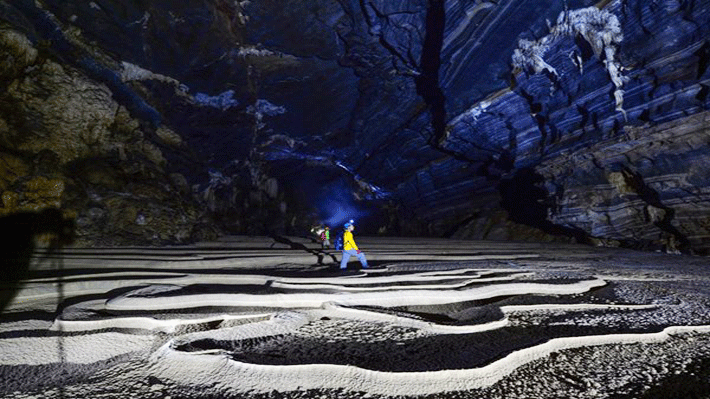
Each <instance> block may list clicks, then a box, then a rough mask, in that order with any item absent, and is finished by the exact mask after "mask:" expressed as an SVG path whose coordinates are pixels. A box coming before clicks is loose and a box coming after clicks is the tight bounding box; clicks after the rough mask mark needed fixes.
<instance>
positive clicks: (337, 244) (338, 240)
mask: <svg viewBox="0 0 710 399" xmlns="http://www.w3.org/2000/svg"><path fill="white" fill-rule="evenodd" d="M343 233H344V232H343V231H342V230H340V231H339V232H338V236H337V237H335V244H334V245H333V248H335V249H336V250H338V251H341V250H342V249H343Z"/></svg>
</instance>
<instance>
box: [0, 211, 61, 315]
mask: <svg viewBox="0 0 710 399" xmlns="http://www.w3.org/2000/svg"><path fill="white" fill-rule="evenodd" d="M74 232H75V223H74V220H72V219H67V218H65V217H64V216H63V215H62V212H61V211H60V210H59V209H56V208H49V209H45V210H43V211H40V212H20V213H13V214H10V215H7V216H3V217H0V273H2V278H0V281H2V284H1V285H0V312H3V311H4V310H5V307H6V306H7V305H8V304H9V303H10V301H11V300H12V299H13V298H14V297H15V295H16V294H17V291H19V289H20V287H21V286H22V281H23V280H25V279H27V277H28V274H29V273H28V272H29V266H30V261H31V259H32V255H33V254H34V251H35V249H36V248H35V238H36V237H37V236H38V235H42V234H50V235H51V238H50V240H51V241H50V245H49V248H48V251H47V252H48V254H52V253H55V252H56V251H58V250H59V249H60V248H62V247H63V246H65V245H69V244H71V243H72V242H73V241H74Z"/></svg>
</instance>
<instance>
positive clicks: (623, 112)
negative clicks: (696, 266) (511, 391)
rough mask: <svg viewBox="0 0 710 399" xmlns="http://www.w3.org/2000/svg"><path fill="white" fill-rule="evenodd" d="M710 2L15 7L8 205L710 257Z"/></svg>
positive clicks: (6, 75)
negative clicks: (38, 190) (336, 216)
mask: <svg viewBox="0 0 710 399" xmlns="http://www.w3.org/2000/svg"><path fill="white" fill-rule="evenodd" d="M709 5H710V4H709V3H708V1H705V0H703V1H692V2H688V1H675V0H672V1H663V2H648V1H642V0H611V1H602V2H597V1H594V0H568V1H562V0H559V1H558V0H556V1H523V0H501V1H495V2H494V1H484V0H475V1H459V0H428V1H427V0H415V1H390V0H361V1H355V0H314V1H309V2H303V1H296V0H288V1H270V0H269V1H237V2H234V1H225V0H203V1H193V0H189V1H183V2H180V4H172V3H166V2H163V1H157V0H148V1H143V2H129V1H122V0H101V1H98V0H97V1H93V2H80V1H73V0H61V1H60V0H42V1H37V2H35V1H30V0H17V1H11V2H10V1H0V51H2V54H3V57H2V59H3V60H4V61H2V63H0V79H1V80H2V82H1V83H2V88H3V91H2V94H1V96H2V98H1V99H0V111H1V112H0V139H1V141H0V146H1V147H0V152H1V153H2V157H3V160H4V162H3V163H0V172H1V174H2V175H1V176H0V184H1V186H0V188H2V189H3V198H5V197H6V196H7V197H8V198H9V199H8V200H3V204H4V208H3V209H5V211H3V212H7V210H8V209H9V208H11V207H16V206H21V204H29V203H31V202H32V201H34V200H30V199H26V198H25V197H27V198H29V196H28V195H26V194H27V193H29V191H28V189H26V188H24V187H25V186H26V185H27V182H29V181H31V180H32V179H35V178H39V177H41V178H44V179H46V180H47V181H50V182H51V181H54V180H55V179H56V180H58V181H61V182H62V184H63V188H62V190H59V191H57V190H58V189H57V190H55V191H53V193H56V192H61V194H59V195H54V194H52V195H48V196H46V197H47V198H50V199H48V200H47V203H49V202H51V201H55V202H51V203H52V204H55V203H56V201H57V200H56V199H55V198H59V201H60V205H61V207H62V208H64V209H67V210H72V212H74V213H75V214H76V215H77V217H78V219H77V220H78V221H79V222H80V223H79V225H80V226H84V227H83V228H84V229H85V230H84V234H83V235H84V236H85V237H94V238H95V237H108V236H110V235H111V234H113V233H116V232H121V234H122V237H124V238H122V239H121V240H119V241H124V242H128V241H131V240H133V241H145V240H149V241H151V240H152V241H151V242H156V243H158V242H161V241H170V240H173V241H181V240H188V239H191V238H190V237H192V238H194V239H196V238H208V237H210V236H214V234H217V233H218V232H219V230H222V231H229V232H232V233H266V232H271V233H274V232H275V233H279V232H291V233H296V232H302V231H306V230H305V229H306V228H307V226H309V224H311V223H314V222H318V221H323V220H324V218H327V217H329V216H330V215H331V214H332V212H330V211H331V210H332V209H329V208H335V207H340V208H343V209H345V208H346V207H342V206H341V205H342V204H341V203H340V202H346V203H347V205H348V206H349V207H351V208H353V209H356V210H357V211H358V212H359V213H358V216H360V218H361V220H362V223H361V226H362V230H361V232H363V233H377V232H379V233H385V234H405V235H434V236H454V237H462V238H463V237H469V238H484V239H513V240H545V241H552V240H557V241H570V240H574V241H578V242H587V243H592V244H596V245H614V246H618V245H621V246H628V247H634V248H646V249H657V250H666V251H669V252H676V251H683V252H694V253H701V254H703V253H708V251H709V250H710V226H709V224H710V222H709V221H708V219H707V218H708V216H707V215H710V203H709V202H708V201H709V200H708V190H710V176H708V174H707V173H706V172H705V171H706V170H708V168H707V163H708V160H709V159H710V146H708V138H707V137H708V135H707V132H708V117H707V112H708V110H710V98H709V97H708V93H710V72H709V71H708V65H710V41H709V39H708V38H709V37H710V6H709ZM35 202H36V201H35ZM140 204H152V205H150V206H149V208H145V209H144V208H141V207H140V206H139V205H140ZM124 208H125V209H129V211H126V212H123V211H121V209H124ZM13 209H14V208H13ZM119 215H121V216H119ZM363 215H365V216H363ZM368 215H369V216H368ZM107 218H108V219H107ZM116 218H119V219H120V220H119V219H116ZM178 220H179V221H180V222H178V223H175V221H178ZM168 221H172V222H170V223H169V222H168ZM212 221H216V222H212ZM99 225H100V226H101V227H98V226H99Z"/></svg>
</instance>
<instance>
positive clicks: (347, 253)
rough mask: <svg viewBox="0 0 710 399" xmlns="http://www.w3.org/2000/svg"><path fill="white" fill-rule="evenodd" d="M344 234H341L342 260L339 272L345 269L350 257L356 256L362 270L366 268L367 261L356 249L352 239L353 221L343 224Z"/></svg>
mask: <svg viewBox="0 0 710 399" xmlns="http://www.w3.org/2000/svg"><path fill="white" fill-rule="evenodd" d="M343 227H345V232H344V233H343V259H342V260H341V261H340V270H344V269H347V267H348V260H349V259H350V257H351V256H357V258H358V259H359V260H360V263H362V268H363V269H365V268H367V259H365V254H364V253H362V251H360V249H358V247H357V244H355V239H354V238H353V230H355V222H354V221H353V220H351V221H349V222H347V223H345V226H343Z"/></svg>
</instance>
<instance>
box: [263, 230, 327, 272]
mask: <svg viewBox="0 0 710 399" xmlns="http://www.w3.org/2000/svg"><path fill="white" fill-rule="evenodd" d="M269 237H271V238H272V239H273V240H274V241H275V242H278V243H281V244H286V245H288V246H290V247H291V249H296V250H300V251H306V252H308V253H310V254H312V255H314V256H315V257H316V258H317V259H318V261H317V262H318V264H319V265H322V264H324V263H323V260H324V259H325V257H326V256H329V257H330V258H331V259H332V261H333V263H337V262H338V260H337V259H336V258H335V255H333V254H329V253H327V252H325V251H321V250H316V249H310V248H308V247H307V246H305V245H303V244H301V243H299V242H294V241H291V240H289V239H288V238H286V237H283V236H280V235H278V234H273V233H271V234H269ZM272 247H273V245H272Z"/></svg>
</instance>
